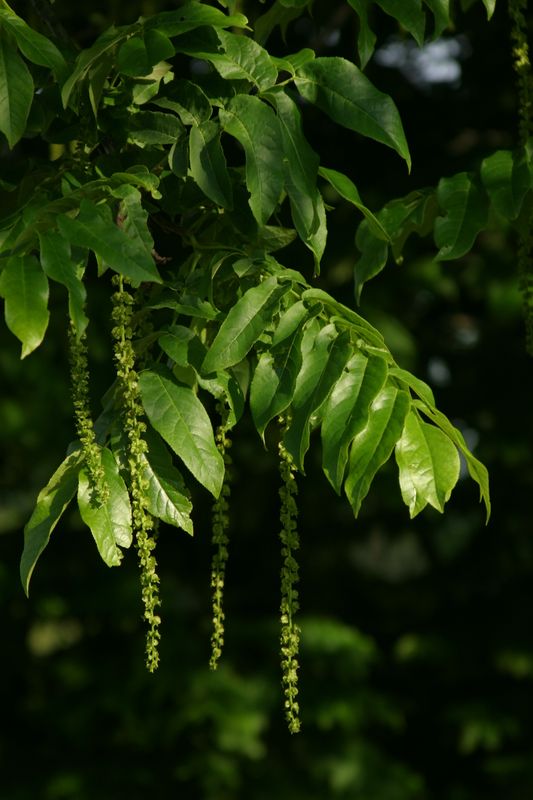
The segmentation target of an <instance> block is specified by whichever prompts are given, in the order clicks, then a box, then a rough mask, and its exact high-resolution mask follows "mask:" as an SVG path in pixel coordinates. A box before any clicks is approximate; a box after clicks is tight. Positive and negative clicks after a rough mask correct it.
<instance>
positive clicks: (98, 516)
mask: <svg viewBox="0 0 533 800" xmlns="http://www.w3.org/2000/svg"><path fill="white" fill-rule="evenodd" d="M101 454H102V467H103V470H104V475H105V483H106V486H107V488H108V489H109V497H108V499H107V500H106V502H105V503H103V504H102V505H98V504H95V501H94V498H93V492H92V490H91V486H90V482H89V478H88V475H87V472H86V470H85V469H81V470H80V473H79V483H78V506H79V509H80V515H81V518H82V520H83V521H84V522H85V524H86V525H88V526H89V528H90V530H91V533H92V535H93V539H94V541H95V542H96V546H97V548H98V552H99V553H100V557H101V558H102V561H103V562H104V563H105V564H107V566H108V567H118V566H119V565H120V562H121V561H122V556H123V553H122V550H121V549H120V548H121V547H129V546H130V545H131V541H132V533H131V507H130V498H129V495H128V490H127V488H126V484H125V483H124V480H123V479H122V477H121V475H120V473H119V470H118V464H117V462H116V460H115V456H114V455H113V453H112V452H111V450H108V449H107V448H102V451H101Z"/></svg>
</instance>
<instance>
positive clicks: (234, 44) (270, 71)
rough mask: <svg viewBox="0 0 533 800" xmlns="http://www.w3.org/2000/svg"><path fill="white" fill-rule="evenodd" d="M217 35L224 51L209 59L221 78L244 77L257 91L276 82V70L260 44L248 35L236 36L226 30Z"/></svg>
mask: <svg viewBox="0 0 533 800" xmlns="http://www.w3.org/2000/svg"><path fill="white" fill-rule="evenodd" d="M217 36H218V38H219V39H220V41H221V43H222V46H223V47H224V51H225V52H224V55H223V56H222V57H218V56H217V57H214V58H213V57H212V58H211V59H210V60H211V62H212V63H213V65H214V66H215V68H216V69H217V71H218V72H219V73H220V75H221V76H222V77H223V78H225V79H226V80H230V79H242V78H245V79H246V80H248V81H250V82H251V83H253V84H254V85H255V86H257V88H258V89H259V91H264V90H265V89H268V88H269V87H270V86H273V85H274V84H275V83H276V80H277V77H278V71H277V69H276V67H275V66H274V64H273V63H272V60H271V58H270V56H269V54H268V52H267V51H266V50H265V49H264V48H263V47H261V45H260V44H258V43H257V42H254V40H253V39H250V38H249V37H248V36H236V35H235V34H234V33H227V32H226V31H219V32H218V34H217Z"/></svg>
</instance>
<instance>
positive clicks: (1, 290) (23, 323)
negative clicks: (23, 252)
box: [0, 256, 50, 358]
mask: <svg viewBox="0 0 533 800" xmlns="http://www.w3.org/2000/svg"><path fill="white" fill-rule="evenodd" d="M0 296H1V297H3V298H4V300H5V307H4V313H5V318H6V325H7V327H8V328H9V330H10V331H11V333H13V334H14V335H15V336H16V337H17V339H19V340H20V341H21V342H22V352H21V358H25V357H26V356H27V355H29V353H31V352H32V351H33V350H35V348H37V347H39V345H40V344H41V342H42V340H43V338H44V334H45V333H46V329H47V327H48V319H49V317H50V314H49V312H48V278H47V277H46V275H45V274H44V272H43V271H42V269H41V265H40V264H39V262H38V261H37V259H36V258H35V256H12V257H11V258H10V259H8V261H7V263H6V266H5V267H4V269H3V271H2V273H1V274H0Z"/></svg>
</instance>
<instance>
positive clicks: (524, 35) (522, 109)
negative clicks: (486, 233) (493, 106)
mask: <svg viewBox="0 0 533 800" xmlns="http://www.w3.org/2000/svg"><path fill="white" fill-rule="evenodd" d="M527 5H528V2H527V0H509V16H510V18H511V41H512V57H513V66H514V70H515V72H516V82H517V90H518V134H519V139H520V144H521V145H522V146H523V147H526V145H527V143H528V140H529V138H530V137H531V136H532V135H533V76H532V72H531V62H530V59H529V45H528V26H527V19H526V15H525V11H526V10H527ZM532 229H533V212H530V213H529V215H528V219H527V220H526V221H525V229H524V230H523V231H522V232H521V235H520V242H519V246H518V269H519V274H520V289H521V294H522V303H523V309H524V319H525V326H526V348H527V352H528V353H529V355H531V356H533V235H532Z"/></svg>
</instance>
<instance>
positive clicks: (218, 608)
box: [209, 422, 231, 669]
mask: <svg viewBox="0 0 533 800" xmlns="http://www.w3.org/2000/svg"><path fill="white" fill-rule="evenodd" d="M215 441H216V445H217V448H218V450H219V452H220V454H221V455H222V457H223V459H224V464H225V467H226V469H225V472H224V482H223V484H222V489H221V491H220V495H219V496H218V498H217V499H216V500H215V502H214V504H213V518H212V527H213V533H212V544H213V558H212V561H211V592H212V616H213V632H212V634H211V658H210V660H209V666H210V668H211V669H216V668H217V666H218V661H219V658H220V656H221V655H222V648H223V646H224V619H225V614H224V584H225V579H226V563H227V560H228V526H229V516H228V508H229V502H228V501H229V496H230V493H231V487H230V477H231V475H230V467H231V456H230V455H229V453H228V450H229V448H230V447H231V440H230V439H229V436H228V431H227V428H226V425H225V423H224V422H222V424H221V425H219V427H218V428H217V431H216V436H215Z"/></svg>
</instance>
